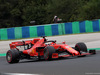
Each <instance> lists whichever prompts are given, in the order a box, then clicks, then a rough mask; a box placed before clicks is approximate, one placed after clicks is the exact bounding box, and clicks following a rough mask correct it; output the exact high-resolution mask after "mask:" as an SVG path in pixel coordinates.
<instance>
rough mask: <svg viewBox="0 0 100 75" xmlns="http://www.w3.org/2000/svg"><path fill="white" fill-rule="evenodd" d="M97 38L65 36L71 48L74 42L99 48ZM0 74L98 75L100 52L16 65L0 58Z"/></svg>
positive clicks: (26, 61) (24, 62)
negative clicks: (81, 42)
mask: <svg viewBox="0 0 100 75" xmlns="http://www.w3.org/2000/svg"><path fill="white" fill-rule="evenodd" d="M83 35H84V37H83ZM73 36H77V37H78V38H79V40H74V38H73ZM90 36H91V38H90ZM92 36H93V37H92ZM99 36H100V33H96V34H94V33H93V34H88V35H85V34H82V35H72V37H71V36H67V37H70V39H71V42H69V41H70V39H67V40H69V41H68V42H69V44H70V45H72V46H73V44H74V43H75V42H79V41H83V42H85V43H86V44H87V45H88V47H90V48H96V47H98V48H100V37H99ZM60 37H61V38H59V39H60V41H61V40H62V41H63V37H62V36H60ZM64 37H65V36H64ZM81 37H82V38H81ZM86 37H87V38H86ZM98 37H99V38H98ZM52 38H55V37H52ZM75 38H76V37H75ZM89 38H90V39H89ZM72 40H73V42H72ZM0 73H29V74H40V75H100V51H97V54H96V55H88V56H86V57H70V58H62V59H56V60H52V61H45V60H41V61H36V60H21V61H20V62H19V63H17V64H8V63H7V62H6V58H5V57H0Z"/></svg>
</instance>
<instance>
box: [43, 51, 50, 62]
mask: <svg viewBox="0 0 100 75" xmlns="http://www.w3.org/2000/svg"><path fill="white" fill-rule="evenodd" d="M44 58H45V59H46V60H47V59H48V58H49V52H48V50H45V51H44Z"/></svg>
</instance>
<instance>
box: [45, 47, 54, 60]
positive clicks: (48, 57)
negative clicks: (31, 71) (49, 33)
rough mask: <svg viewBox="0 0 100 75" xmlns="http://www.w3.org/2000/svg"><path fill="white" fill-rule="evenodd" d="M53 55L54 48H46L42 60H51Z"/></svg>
mask: <svg viewBox="0 0 100 75" xmlns="http://www.w3.org/2000/svg"><path fill="white" fill-rule="evenodd" d="M53 53H55V48H54V47H53V46H47V47H46V48H45V49H44V59H45V60H51V59H52V54H53Z"/></svg>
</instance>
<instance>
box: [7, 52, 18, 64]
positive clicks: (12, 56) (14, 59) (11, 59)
mask: <svg viewBox="0 0 100 75" xmlns="http://www.w3.org/2000/svg"><path fill="white" fill-rule="evenodd" d="M19 57H20V54H19V51H18V50H8V51H7V53H6V60H7V62H8V63H10V64H11V63H18V62H19Z"/></svg>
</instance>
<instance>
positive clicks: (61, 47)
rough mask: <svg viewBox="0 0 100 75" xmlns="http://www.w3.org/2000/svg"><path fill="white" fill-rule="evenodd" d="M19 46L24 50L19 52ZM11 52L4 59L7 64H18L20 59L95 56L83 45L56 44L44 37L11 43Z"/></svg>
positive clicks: (92, 51)
mask: <svg viewBox="0 0 100 75" xmlns="http://www.w3.org/2000/svg"><path fill="white" fill-rule="evenodd" d="M19 46H23V47H24V50H22V51H20V50H19V49H18V47H19ZM10 48H11V50H8V51H7V54H6V59H7V62H8V63H18V62H19V60H21V59H34V57H36V58H38V59H41V58H44V59H45V60H51V59H53V58H60V57H71V56H72V57H73V56H85V55H90V54H96V51H95V50H90V51H89V52H88V51H87V47H86V45H85V44H84V43H82V42H81V43H77V44H76V45H75V47H70V46H69V45H67V44H65V42H62V44H56V40H49V41H48V40H47V39H46V38H45V37H43V38H42V39H40V38H37V39H33V40H28V41H18V42H12V43H11V44H10Z"/></svg>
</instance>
